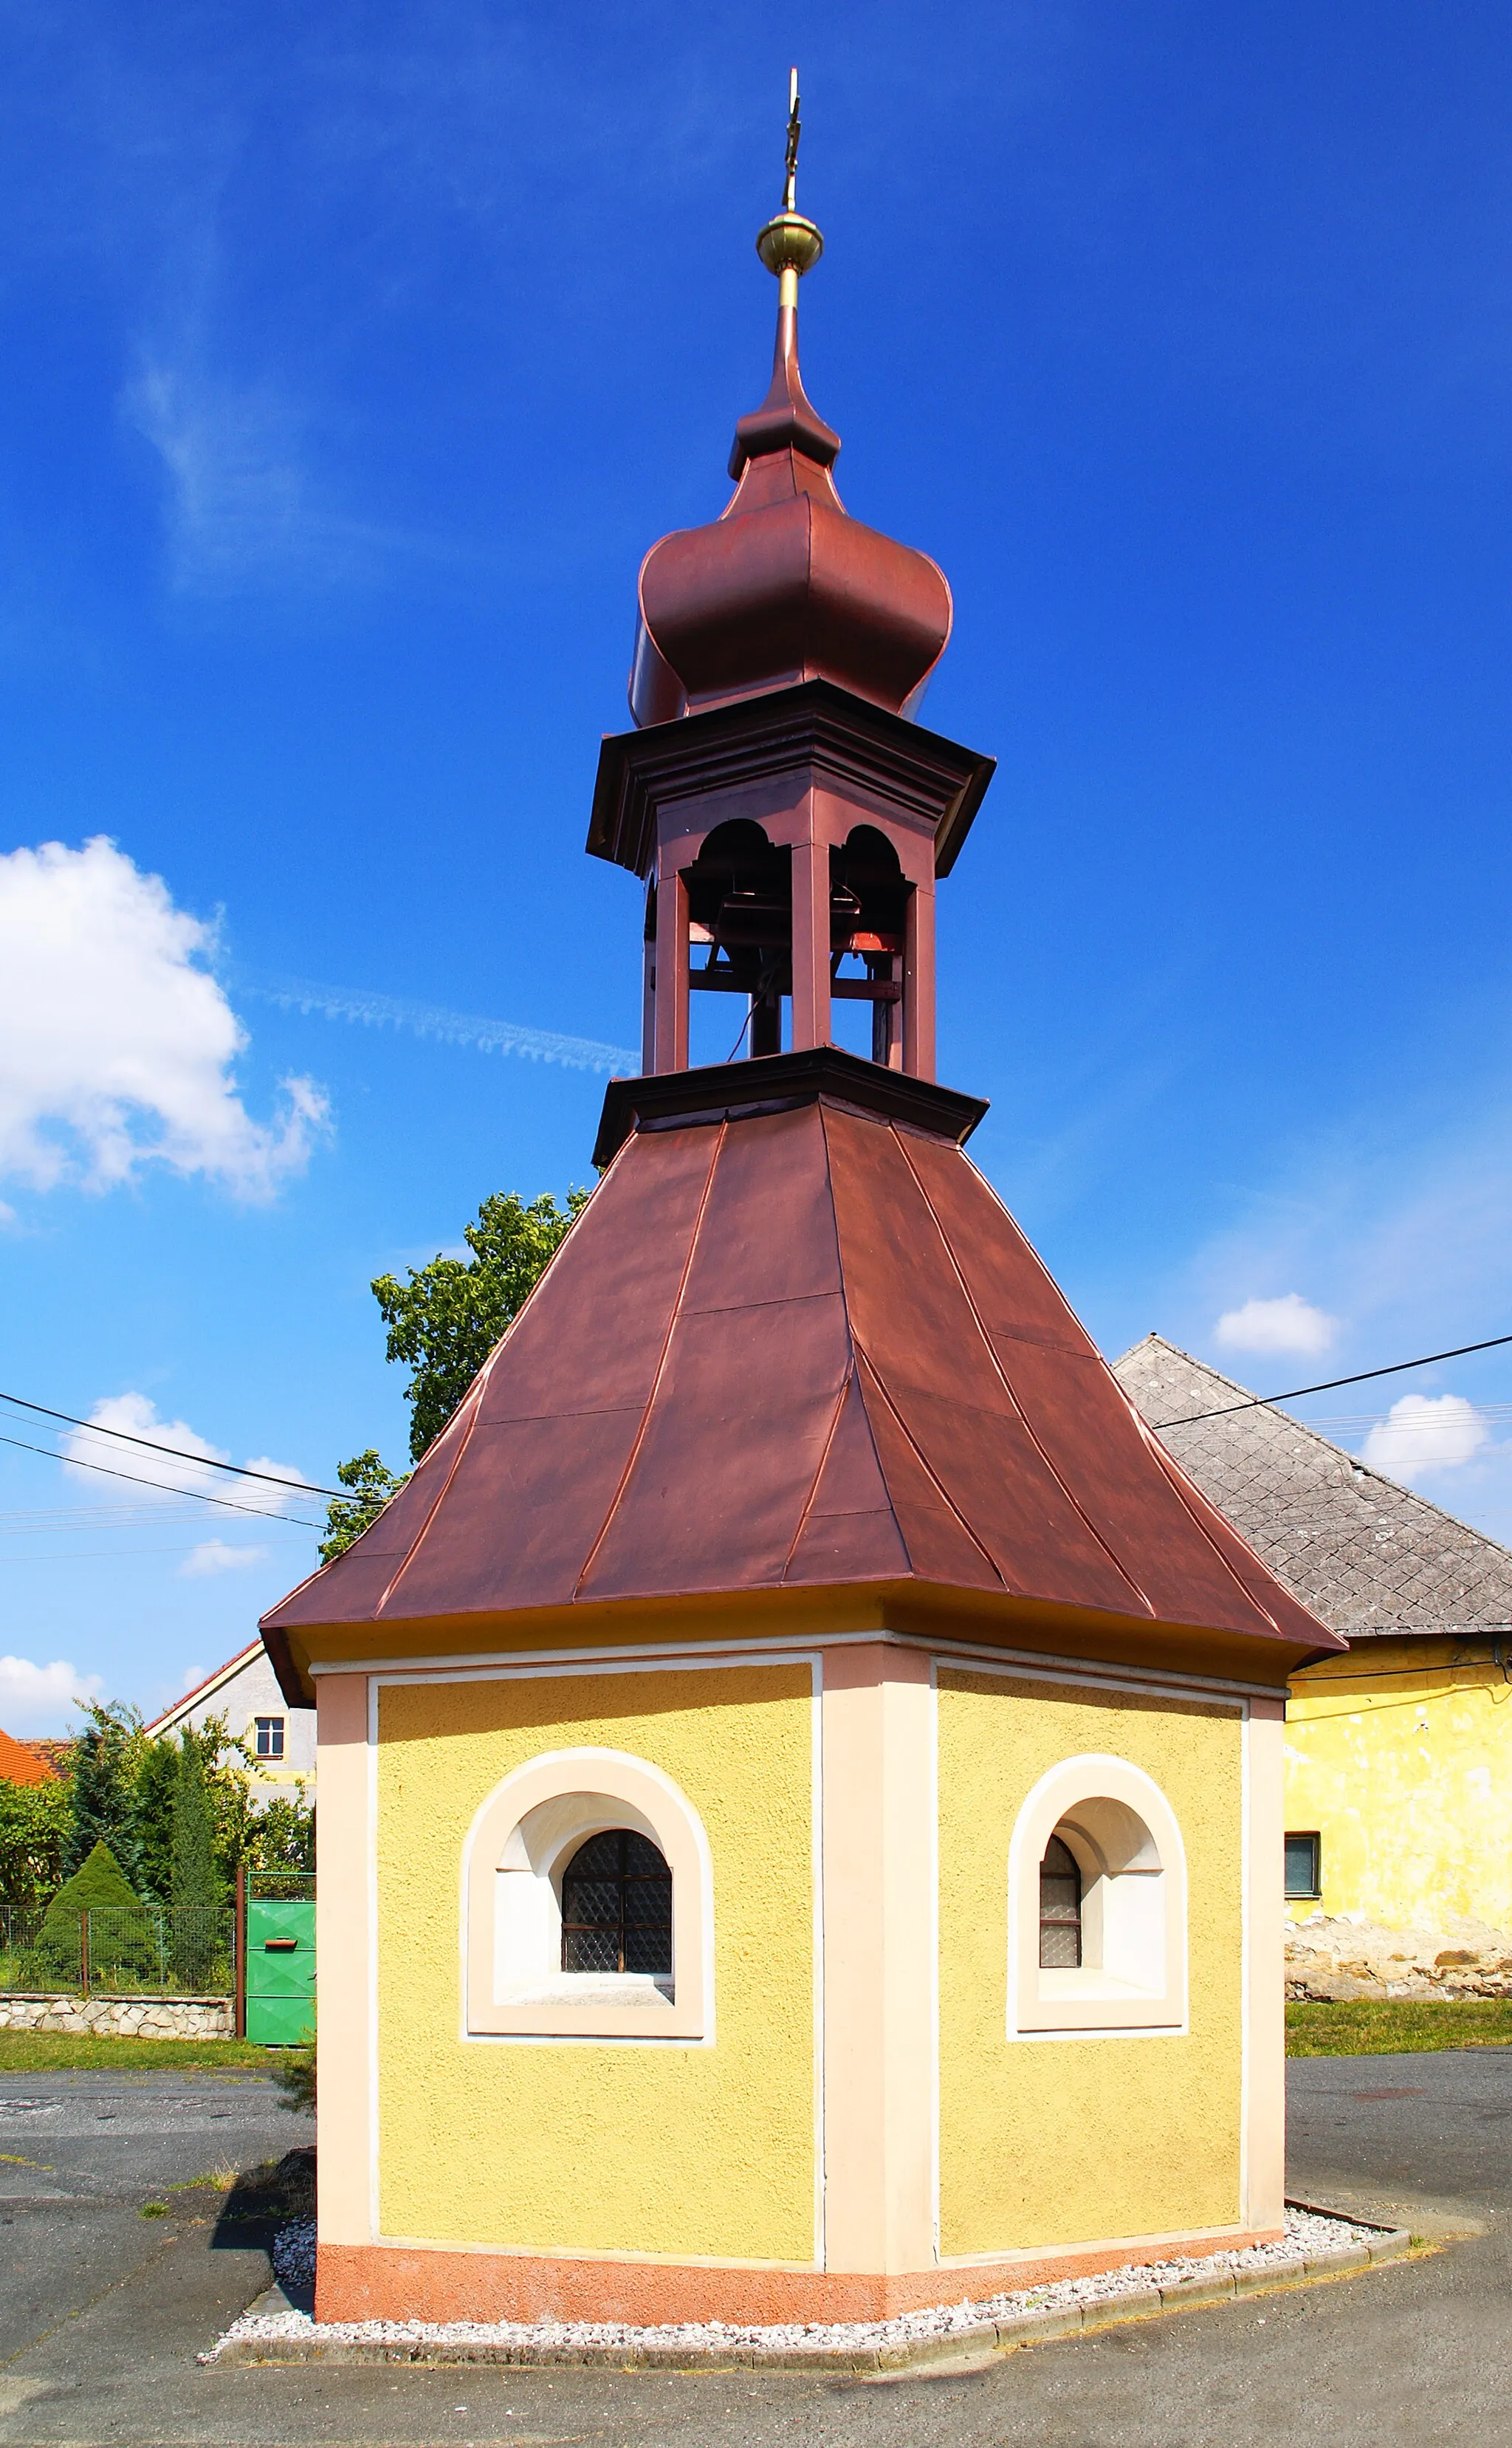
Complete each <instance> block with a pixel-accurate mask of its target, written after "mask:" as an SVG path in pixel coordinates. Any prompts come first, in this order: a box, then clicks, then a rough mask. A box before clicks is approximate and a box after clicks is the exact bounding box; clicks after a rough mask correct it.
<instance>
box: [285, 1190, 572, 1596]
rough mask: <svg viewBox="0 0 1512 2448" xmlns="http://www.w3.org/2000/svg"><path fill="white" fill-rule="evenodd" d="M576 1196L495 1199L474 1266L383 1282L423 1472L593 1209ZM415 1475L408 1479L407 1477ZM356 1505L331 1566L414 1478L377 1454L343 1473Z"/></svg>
mask: <svg viewBox="0 0 1512 2448" xmlns="http://www.w3.org/2000/svg"><path fill="white" fill-rule="evenodd" d="M588 1195H589V1194H588V1193H587V1191H586V1190H569V1191H568V1193H567V1203H566V1205H565V1207H559V1206H558V1205H557V1202H556V1199H555V1198H554V1197H553V1196H552V1195H551V1193H550V1192H549V1191H544V1192H543V1193H542V1195H541V1196H540V1197H539V1198H535V1199H532V1200H531V1202H530V1204H529V1205H528V1206H526V1203H525V1201H524V1199H523V1198H521V1197H520V1195H519V1194H518V1193H517V1192H515V1191H512V1190H511V1191H502V1190H500V1191H495V1193H494V1194H493V1196H492V1197H491V1198H486V1199H485V1200H484V1202H483V1205H482V1206H481V1207H480V1208H479V1210H478V1215H477V1221H476V1223H473V1224H469V1225H468V1226H466V1227H465V1229H464V1235H463V1237H464V1239H465V1240H466V1242H467V1244H468V1247H469V1250H470V1251H471V1253H472V1255H471V1257H470V1258H467V1259H463V1258H448V1257H443V1256H442V1255H440V1253H437V1255H436V1256H435V1257H433V1258H432V1259H431V1263H430V1265H429V1266H427V1267H419V1268H416V1267H411V1269H410V1271H409V1277H410V1279H409V1281H408V1283H401V1282H400V1281H399V1278H398V1276H397V1275H377V1276H375V1277H374V1278H373V1298H374V1299H375V1300H376V1302H377V1304H378V1309H379V1311H380V1313H381V1315H382V1318H383V1322H384V1324H385V1326H386V1327H387V1328H388V1329H389V1346H388V1357H389V1358H390V1359H391V1360H405V1361H408V1362H409V1364H410V1371H411V1374H410V1383H409V1384H408V1386H407V1387H405V1389H404V1392H405V1400H406V1402H407V1403H408V1404H409V1406H410V1452H411V1457H412V1458H413V1460H414V1461H415V1462H418V1461H419V1459H420V1457H421V1455H422V1454H423V1453H424V1452H425V1450H426V1448H427V1446H429V1445H431V1444H434V1443H435V1440H436V1438H437V1437H438V1436H439V1435H440V1434H441V1431H442V1429H443V1428H444V1427H445V1426H446V1424H447V1422H448V1421H449V1420H450V1417H451V1414H452V1412H453V1411H454V1410H455V1409H456V1407H457V1405H458V1404H459V1403H460V1402H461V1400H462V1397H463V1395H464V1394H465V1393H466V1392H467V1390H468V1387H469V1386H470V1385H471V1383H472V1381H473V1379H474V1377H475V1376H476V1375H477V1373H478V1370H479V1369H480V1368H481V1367H482V1366H483V1364H484V1362H485V1361H486V1360H487V1358H488V1354H489V1352H490V1351H491V1350H492V1349H493V1347H494V1345H495V1344H496V1343H497V1342H498V1340H499V1337H500V1336H501V1334H503V1332H504V1330H505V1329H506V1327H507V1326H508V1324H509V1322H510V1320H511V1319H512V1318H514V1317H515V1316H517V1315H518V1313H519V1311H520V1310H522V1309H523V1308H524V1306H525V1303H526V1299H527V1298H528V1297H529V1294H530V1293H531V1292H532V1291H534V1290H535V1287H536V1285H537V1284H538V1283H539V1282H540V1280H541V1277H542V1276H543V1274H545V1270H546V1268H547V1266H548V1264H549V1263H550V1261H551V1258H552V1257H553V1256H554V1254H555V1253H556V1252H557V1250H558V1249H560V1247H561V1245H562V1242H563V1240H564V1239H565V1236H566V1234H567V1231H568V1228H569V1227H570V1226H571V1224H572V1223H573V1221H574V1220H575V1218H576V1217H577V1216H578V1215H580V1214H582V1212H583V1210H584V1207H585V1206H586V1204H587V1201H588ZM407 1475H408V1474H406V1476H407ZM336 1477H337V1478H338V1479H339V1480H340V1482H341V1484H342V1486H343V1487H350V1488H351V1489H352V1491H353V1493H352V1496H351V1497H350V1498H347V1497H335V1498H333V1500H332V1501H331V1504H330V1507H329V1509H328V1511H327V1514H326V1535H325V1538H324V1540H323V1541H322V1542H321V1547H320V1557H321V1560H322V1562H324V1563H329V1562H330V1561H331V1559H332V1558H333V1557H334V1556H339V1555H340V1554H341V1552H342V1550H343V1549H344V1548H347V1547H350V1546H351V1544H352V1542H353V1540H354V1539H359V1538H360V1537H361V1535H362V1533H363V1531H364V1530H366V1528H367V1527H368V1524H369V1522H370V1521H372V1520H374V1519H375V1518H376V1516H377V1514H378V1513H379V1512H380V1511H381V1509H382V1507H383V1506H384V1505H385V1504H386V1503H387V1502H388V1501H389V1499H390V1497H391V1496H392V1495H393V1494H394V1492H395V1491H396V1489H398V1488H401V1487H402V1486H403V1485H404V1478H402V1477H396V1476H395V1475H394V1473H393V1472H392V1471H390V1470H389V1469H388V1468H387V1467H386V1466H385V1464H384V1463H383V1461H382V1459H381V1458H380V1456H379V1455H378V1453H377V1452H376V1451H375V1450H374V1448H373V1446H371V1445H370V1446H369V1447H368V1449H367V1451H366V1452H365V1453H360V1454H354V1456H353V1458H352V1460H351V1461H350V1462H344V1463H338V1464H337V1466H336Z"/></svg>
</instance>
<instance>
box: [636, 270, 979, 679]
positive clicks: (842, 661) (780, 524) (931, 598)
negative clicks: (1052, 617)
mask: <svg viewBox="0 0 1512 2448" xmlns="http://www.w3.org/2000/svg"><path fill="white" fill-rule="evenodd" d="M839 449H840V437H839V435H838V434H837V433H835V432H833V430H832V429H831V428H830V427H829V426H828V425H826V424H825V422H824V419H823V418H822V417H821V416H819V415H817V414H816V413H815V411H814V410H813V407H812V406H811V405H810V402H809V400H808V398H807V397H806V395H805V392H804V389H803V380H802V376H801V375H800V373H799V372H798V337H797V309H796V307H795V306H782V307H779V309H778V314H777V338H776V350H775V359H774V364H773V372H772V388H771V390H770V391H769V392H768V393H767V396H766V399H765V401H764V402H763V404H762V406H761V407H760V408H759V409H757V410H756V411H755V413H754V414H752V415H750V416H743V417H742V418H741V419H740V422H739V425H738V427H737V430H736V443H735V449H734V450H733V452H732V453H731V458H730V473H731V475H732V476H733V477H735V478H736V480H737V483H736V490H735V492H734V494H733V495H732V496H731V498H730V500H729V501H728V502H727V503H726V505H725V507H724V509H723V510H722V511H721V513H720V515H719V516H718V518H717V519H714V520H711V521H710V523H709V524H708V525H707V526H699V527H685V528H682V529H679V531H678V532H677V533H675V534H673V535H667V536H663V537H662V538H661V541H660V544H656V545H652V547H651V550H650V551H649V552H648V553H647V555H646V557H645V560H644V562H643V563H642V564H641V584H640V599H641V622H640V628H639V632H638V636H637V642H636V655H635V664H634V668H633V669H632V672H631V675H630V708H631V712H632V713H633V715H634V716H635V718H636V721H637V722H638V723H640V724H653V723H660V722H667V721H671V720H674V719H676V718H677V717H679V716H680V715H683V714H685V713H687V712H688V711H690V709H691V710H693V711H695V712H696V711H697V710H698V709H699V707H702V706H713V705H725V704H728V703H730V702H731V701H732V700H734V699H737V698H749V697H753V696H756V695H759V694H760V693H762V692H763V691H765V690H767V689H775V688H785V687H790V686H792V685H794V683H795V682H799V681H803V680H807V679H830V680H834V681H837V682H838V683H839V684H840V685H841V686H842V687H844V688H847V689H850V690H852V692H853V693H854V694H855V695H856V696H857V697H860V698H867V699H869V700H870V701H871V703H872V704H875V705H880V706H885V707H887V708H889V709H890V711H891V712H893V713H895V714H896V713H905V714H911V713H912V712H913V711H914V710H915V708H916V707H917V704H918V702H919V699H920V698H921V697H922V695H923V692H924V687H925V683H926V682H927V680H928V677H929V674H930V673H931V672H932V671H933V669H934V666H935V664H936V663H937V662H938V661H939V660H940V657H941V656H942V655H943V654H944V652H945V648H946V642H947V639H948V638H949V635H950V619H951V609H950V589H949V587H948V585H947V583H946V579H945V574H944V572H943V571H942V570H941V569H940V568H939V566H938V565H937V564H936V563H934V562H932V561H931V560H930V559H929V557H928V553H923V552H917V551H915V550H914V549H913V547H912V546H911V545H904V544H899V543H897V542H896V541H895V540H894V538H893V537H891V536H888V535H883V534H881V533H880V532H879V530H878V529H877V528H875V527H869V526H863V525H862V523H861V521H860V520H859V519H853V518H852V517H851V516H850V514H849V513H848V511H847V509H846V507H845V505H844V503H843V502H842V501H841V499H840V496H839V494H838V493H837V492H836V490H835V488H834V480H833V475H832V474H831V469H832V468H833V464H834V460H835V457H836V454H837V453H838V451H839Z"/></svg>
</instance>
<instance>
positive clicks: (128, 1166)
mask: <svg viewBox="0 0 1512 2448" xmlns="http://www.w3.org/2000/svg"><path fill="white" fill-rule="evenodd" d="M213 941H214V939H213V936H212V933H211V930H210V928H207V927H205V926H204V925H202V924H201V921H200V920H199V919H198V918H193V917H191V916H190V915H189V914H188V912H187V911H186V910H182V909H177V908H175V907H174V904H173V900H172V897H171V895H170V893H169V891H168V889H167V887H166V886H165V885H164V884H163V881H162V878H161V877H159V876H155V875H144V874H142V873H141V872H140V871H139V870H138V869H137V868H136V867H134V866H133V864H132V862H131V860H130V859H129V858H127V857H125V856H124V853H123V852H122V851H119V850H117V848H116V847H115V844H114V843H113V842H111V841H108V840H106V839H105V837H104V835H100V836H98V837H97V838H96V839H95V840H93V841H89V842H86V844H85V846H84V848H83V849H82V850H76V851H75V850H68V849H67V848H66V847H65V845H64V844H63V843H61V842H45V843H44V844H43V845H42V847H41V848H40V849H39V850H17V851H11V852H10V853H9V855H4V856H0V1176H3V1175H10V1176H12V1177H14V1178H16V1179H19V1180H23V1181H26V1182H29V1184H30V1185H31V1186H32V1187H33V1188H35V1189H39V1190H48V1189H51V1188H53V1187H54V1186H55V1185H57V1184H59V1183H62V1182H70V1181H71V1182H79V1183H82V1184H83V1185H84V1187H86V1189H90V1190H105V1189H107V1188H109V1187H110V1186H111V1185H112V1184H113V1183H116V1182H121V1181H125V1180H127V1179H128V1178H129V1177H130V1176H132V1175H133V1174H134V1173H135V1172H136V1171H137V1170H138V1169H139V1168H140V1167H141V1166H142V1165H144V1164H145V1163H148V1162H161V1163H163V1164H167V1165H169V1166H171V1167H172V1169H173V1171H174V1172H175V1173H180V1174H204V1175H207V1176H210V1177H211V1178H212V1179H214V1180H217V1181H220V1182H221V1183H223V1184H224V1185H225V1187H226V1188H228V1189H229V1190H231V1191H233V1192H234V1193H235V1194H236V1195H238V1196H239V1197H242V1198H248V1199H260V1198H267V1197H270V1196H271V1195H273V1193H274V1192H275V1191H276V1190H277V1188H278V1184H279V1183H280V1181H282V1180H283V1179H284V1178H285V1176H288V1175H289V1174H291V1173H294V1172H297V1171H298V1170H299V1169H300V1168H301V1167H302V1166H303V1165H304V1164H305V1162H306V1161H307V1159H308V1157H309V1154H310V1147H311V1142H312V1139H313V1138H314V1137H315V1135H316V1132H317V1131H318V1130H319V1129H320V1128H321V1127H322V1126H323V1125H324V1124H325V1123H326V1121H327V1119H328V1109H327V1105H326V1100H325V1099H324V1097H323V1096H322V1095H321V1093H320V1091H319V1090H318V1089H317V1088H316V1086H315V1084H314V1083H313V1081H309V1080H306V1079H288V1080H285V1081H283V1083H282V1085H283V1097H284V1108H283V1112H282V1114H281V1115H280V1116H279V1118H278V1120H277V1121H275V1122H273V1123H271V1124H270V1123H265V1122H258V1121H254V1120H253V1119H252V1117H251V1115H250V1114H249V1113H248V1112H247V1110H246V1107H245V1106H244V1105H243V1103H242V1101H241V1099H240V1097H239V1094H238V1090H237V1083H236V1080H235V1078H234V1076H233V1072H232V1067H231V1066H232V1064H233V1062H234V1061H235V1060H236V1058H237V1056H238V1055H239V1054H240V1053H242V1052H243V1051H244V1050H245V1047H246V1043H247V1039H246V1035H245V1032H244V1030H243V1029H242V1026H241V1023H240V1022H239V1020H238V1019H237V1016H236V1014H235V1012H234V1011H233V1010H232V1008H231V1006H230V1004H228V1003H227V1001H226V998H225V995H224V993H223V992H222V990H221V988H220V985H219V984H218V983H217V981H216V980H215V979H214V978H213V977H211V976H210V975H209V973H208V971H207V970H205V969H204V968H203V967H201V966H197V962H199V961H201V960H202V958H203V957H204V955H205V954H206V953H207V952H208V951H209V950H210V949H211V948H212V946H213Z"/></svg>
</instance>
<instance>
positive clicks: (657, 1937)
mask: <svg viewBox="0 0 1512 2448" xmlns="http://www.w3.org/2000/svg"><path fill="white" fill-rule="evenodd" d="M562 1969H563V1971H564V1972H649V1973H652V1974H653V1975H656V1976H658V1977H665V1976H667V1975H669V1974H670V1973H671V1970H672V1873H671V1871H670V1870H669V1869H668V1868H667V1865H666V1860H665V1857H664V1856H663V1855H662V1854H661V1853H660V1851H659V1850H658V1848H657V1847H656V1846H655V1845H653V1844H652V1843H651V1842H650V1841H649V1839H648V1838H647V1837H644V1836H638V1835H637V1834H636V1832H635V1830H634V1829H633V1828H630V1827H606V1828H604V1829H603V1832H602V1834H600V1835H598V1836H590V1837H589V1839H588V1841H587V1843H586V1844H585V1845H580V1846H578V1849H577V1851H576V1852H575V1853H574V1854H573V1856H572V1859H571V1861H570V1862H569V1863H568V1864H567V1865H566V1868H565V1870H564V1871H563V1873H562Z"/></svg>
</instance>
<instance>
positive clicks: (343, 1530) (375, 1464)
mask: <svg viewBox="0 0 1512 2448" xmlns="http://www.w3.org/2000/svg"><path fill="white" fill-rule="evenodd" d="M409 1476H410V1474H409V1472H408V1471H404V1472H402V1473H401V1474H400V1476H399V1477H398V1478H397V1479H396V1478H395V1477H394V1474H393V1472H392V1470H390V1469H389V1468H388V1466H387V1464H386V1463H385V1462H384V1460H383V1457H382V1455H381V1454H380V1453H379V1452H378V1449H377V1447H376V1446H375V1445H369V1447H368V1449H367V1451H366V1452H365V1453H359V1454H354V1455H353V1457H352V1460H351V1461H350V1462H338V1463H337V1464H336V1477H337V1479H339V1481H340V1482H341V1484H342V1486H343V1487H350V1488H351V1489H352V1491H353V1492H352V1494H351V1496H350V1497H346V1496H334V1497H333V1498H332V1500H331V1501H330V1503H329V1504H328V1505H327V1506H326V1535H325V1537H324V1538H323V1539H322V1540H321V1541H320V1561H321V1562H322V1564H329V1563H330V1561H331V1559H332V1558H333V1556H339V1555H340V1554H342V1552H343V1550H344V1549H346V1548H348V1547H350V1546H351V1544H352V1542H353V1540H354V1539H360V1538H361V1536H362V1534H363V1532H364V1530H365V1529H366V1528H367V1526H368V1524H369V1522H370V1521H376V1520H377V1518H378V1516H379V1514H380V1513H381V1512H382V1511H383V1508H384V1506H385V1505H386V1504H387V1503H388V1501H389V1499H390V1497H391V1496H392V1495H394V1494H395V1493H396V1492H397V1491H398V1489H400V1488H401V1487H402V1486H403V1485H404V1482H405V1481H406V1480H407V1479H408V1478H409Z"/></svg>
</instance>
